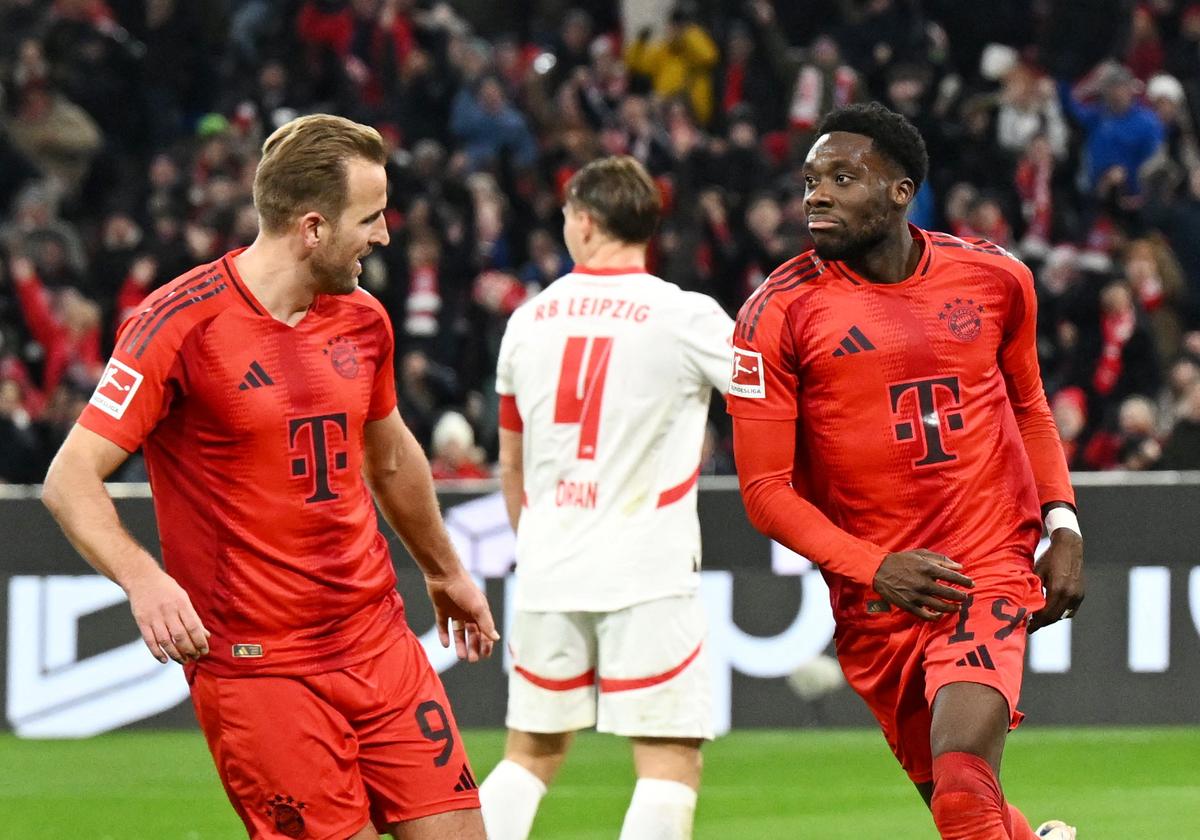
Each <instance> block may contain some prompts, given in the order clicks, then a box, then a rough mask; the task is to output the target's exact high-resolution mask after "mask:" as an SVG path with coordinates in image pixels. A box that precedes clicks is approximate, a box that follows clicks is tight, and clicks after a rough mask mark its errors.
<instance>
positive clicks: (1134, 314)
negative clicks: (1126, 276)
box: [1090, 281, 1159, 405]
mask: <svg viewBox="0 0 1200 840" xmlns="http://www.w3.org/2000/svg"><path fill="white" fill-rule="evenodd" d="M1099 326H1100V329H1099V335H1098V340H1099V342H1098V343H1099V347H1098V348H1097V350H1098V352H1097V353H1096V361H1095V366H1094V368H1093V369H1092V374H1091V381H1090V385H1091V388H1092V392H1093V393H1094V394H1095V395H1096V396H1097V397H1098V398H1099V399H1100V400H1101V401H1102V402H1104V403H1107V404H1110V405H1111V404H1112V403H1113V402H1114V401H1117V400H1123V399H1124V398H1125V397H1127V396H1129V395H1131V394H1140V395H1150V394H1154V393H1156V392H1157V391H1158V383H1159V368H1158V359H1157V354H1156V352H1155V348H1154V336H1153V334H1152V333H1151V332H1150V326H1149V324H1148V323H1147V321H1146V319H1145V316H1144V315H1143V314H1142V313H1141V312H1140V311H1139V310H1138V308H1137V304H1136V302H1135V299H1134V295H1133V290H1132V289H1131V288H1130V287H1129V284H1128V283H1125V282H1121V281H1118V282H1114V283H1110V284H1108V285H1107V286H1105V287H1104V290H1103V291H1102V292H1101V294H1100V324H1099Z"/></svg>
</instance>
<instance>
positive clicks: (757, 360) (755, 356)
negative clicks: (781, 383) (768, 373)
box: [729, 346, 767, 400]
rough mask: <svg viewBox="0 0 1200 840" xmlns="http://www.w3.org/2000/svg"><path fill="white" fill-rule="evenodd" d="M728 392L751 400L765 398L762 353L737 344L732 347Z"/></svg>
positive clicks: (765, 388)
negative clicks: (731, 365) (731, 374)
mask: <svg viewBox="0 0 1200 840" xmlns="http://www.w3.org/2000/svg"><path fill="white" fill-rule="evenodd" d="M729 393H731V394H733V395H734V396H735V397H747V398H749V399H752V400H762V399H766V397H767V386H766V380H765V379H764V377H763V360H762V353H756V352H754V351H753V350H743V349H742V348H740V347H737V346H735V347H734V348H733V379H731V380H730V382H729Z"/></svg>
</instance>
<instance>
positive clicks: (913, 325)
mask: <svg viewBox="0 0 1200 840" xmlns="http://www.w3.org/2000/svg"><path fill="white" fill-rule="evenodd" d="M911 230H912V234H913V238H914V242H915V244H916V245H917V246H918V247H919V248H921V249H922V253H921V258H920V261H919V263H918V265H917V267H916V269H915V271H914V272H913V274H912V275H911V276H910V277H908V278H906V279H905V280H903V281H901V282H899V283H895V284H882V283H872V282H870V281H868V280H866V279H864V278H862V277H859V276H857V275H856V274H855V273H854V272H853V271H851V270H850V269H849V268H848V267H847V266H846V265H844V264H843V263H841V262H837V261H829V262H825V261H822V260H821V259H819V258H818V257H817V256H816V254H815V253H814V252H811V251H810V252H807V253H804V254H802V255H800V256H799V257H796V258H795V259H793V260H791V261H789V262H787V263H785V264H784V265H783V266H781V267H780V268H779V269H778V270H776V271H775V272H774V273H773V274H772V275H771V276H770V277H769V278H768V280H767V281H766V282H765V283H764V284H763V285H762V286H761V287H759V289H758V290H757V291H756V292H755V294H754V295H753V296H752V297H751V298H750V299H749V300H748V301H747V302H746V304H745V305H744V306H743V308H742V311H741V313H740V315H739V318H738V326H737V330H736V331H735V333H734V349H735V352H736V354H737V361H736V364H735V368H734V376H733V381H732V385H731V387H730V391H729V401H728V405H729V411H730V413H731V414H733V415H734V416H735V417H739V418H748V419H768V420H795V421H796V447H795V448H796V455H795V465H794V470H793V476H792V479H793V481H792V484H793V488H794V489H795V491H796V492H797V493H798V494H799V495H800V496H802V497H803V498H805V499H807V500H808V501H809V502H811V506H805V508H806V511H807V514H808V515H806V516H805V517H804V518H805V521H804V522H796V523H794V527H791V526H789V529H788V532H789V533H794V534H796V535H797V542H798V544H797V545H793V546H791V547H792V548H795V549H796V550H798V551H800V552H801V553H803V554H806V556H808V557H809V558H810V559H812V560H813V561H814V562H816V563H818V564H820V565H821V566H822V568H823V570H824V571H825V573H826V577H827V578H828V579H829V581H830V584H831V594H832V597H833V599H834V607H835V614H836V615H837V617H838V619H839V621H846V620H857V619H862V620H867V618H868V614H872V613H878V614H882V613H888V612H890V613H892V614H893V615H895V614H897V613H898V612H899V611H897V610H888V609H887V606H886V605H885V604H882V603H879V602H878V595H875V594H874V593H873V590H872V589H871V587H870V583H871V581H872V580H873V576H874V572H875V570H876V569H877V567H878V564H879V561H880V560H881V559H882V557H883V554H885V553H886V552H889V551H901V550H906V549H913V548H928V549H930V550H932V551H936V552H939V553H941V554H945V555H946V556H948V557H950V558H951V559H953V560H957V561H958V562H960V563H962V564H963V565H964V567H965V570H964V571H965V574H967V575H968V576H972V577H974V578H976V579H977V583H978V578H980V577H981V576H982V577H986V576H987V575H988V573H989V570H991V572H992V573H993V574H995V573H997V572H998V571H999V570H1000V569H1001V568H1011V564H1013V563H1014V562H1015V563H1017V564H1018V565H1021V566H1023V568H1024V569H1025V570H1026V571H1028V569H1029V564H1030V563H1032V557H1033V549H1034V546H1035V545H1036V544H1037V541H1038V538H1039V536H1040V534H1041V512H1040V508H1041V505H1042V504H1045V503H1047V502H1050V501H1059V500H1061V501H1067V502H1072V503H1073V502H1074V494H1073V492H1072V490H1071V486H1070V482H1069V477H1068V474H1067V470H1066V464H1065V461H1064V459H1063V456H1062V449H1061V446H1060V445H1059V442H1058V434H1057V432H1056V430H1055V427H1054V422H1053V418H1052V417H1051V414H1050V410H1049V407H1048V406H1047V404H1046V397H1045V392H1044V391H1043V389H1042V382H1041V376H1040V373H1039V370H1038V360H1037V348H1036V341H1035V330H1036V299H1035V293H1034V285H1033V277H1032V275H1031V274H1030V272H1029V269H1028V268H1026V267H1025V266H1024V265H1023V264H1022V263H1020V262H1019V261H1017V260H1016V259H1014V258H1013V257H1012V256H1010V255H1009V254H1008V253H1007V252H1005V251H1004V250H1003V249H1001V248H998V247H997V246H995V245H992V244H991V243H988V242H985V241H982V240H979V241H972V242H967V241H964V240H962V239H958V238H957V237H953V236H949V235H946V234H940V233H928V232H925V231H921V230H919V229H917V228H915V227H913V228H911ZM755 445H763V446H769V445H770V444H769V443H768V442H756V444H755ZM814 508H815V510H814ZM831 523H832V525H831ZM833 526H836V527H837V528H840V529H841V530H842V531H845V532H847V533H849V534H850V535H852V536H853V538H854V539H846V538H845V537H844V535H842V534H832V536H833V537H834V538H835V539H830V538H829V537H830V536H831V532H832V531H833ZM883 619H884V616H883V615H879V616H878V617H877V618H876V617H873V616H872V617H871V620H883Z"/></svg>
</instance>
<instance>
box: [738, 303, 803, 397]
mask: <svg viewBox="0 0 1200 840" xmlns="http://www.w3.org/2000/svg"><path fill="white" fill-rule="evenodd" d="M797 387H798V379H797V376H796V365H795V359H794V358H793V353H792V340H791V330H790V329H789V327H788V318H787V310H786V309H785V308H784V307H783V305H782V302H781V301H780V298H779V297H778V296H777V295H776V294H775V293H774V291H773V290H772V289H771V288H769V287H768V285H767V284H764V285H763V286H761V287H759V291H758V293H757V294H755V295H754V296H752V297H751V298H750V299H749V300H747V301H746V303H745V305H743V306H742V311H741V312H739V313H738V320H737V326H736V327H735V328H734V331H733V375H732V377H731V379H730V382H729V393H728V395H727V401H726V405H727V407H728V410H729V413H730V414H732V415H733V416H734V417H745V418H747V419H752V420H795V419H796V417H797V416H798V415H799V409H798V407H797V400H796V395H797Z"/></svg>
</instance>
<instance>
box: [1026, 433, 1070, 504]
mask: <svg viewBox="0 0 1200 840" xmlns="http://www.w3.org/2000/svg"><path fill="white" fill-rule="evenodd" d="M1018 424H1019V425H1020V418H1018ZM1020 428H1021V439H1022V441H1023V442H1024V444H1025V452H1026V454H1027V455H1028V456H1029V464H1030V466H1031V467H1032V468H1033V480H1034V483H1035V484H1036V485H1037V493H1038V503H1039V504H1040V505H1041V506H1042V507H1043V508H1045V507H1046V506H1047V505H1050V504H1051V503H1053V502H1066V503H1068V504H1070V505H1071V506H1072V507H1073V506H1074V505H1075V490H1074V489H1073V488H1072V487H1071V475H1070V473H1069V472H1068V471H1067V460H1066V456H1065V455H1064V454H1063V449H1062V441H1060V440H1059V437H1058V432H1057V430H1056V429H1054V428H1053V420H1051V428H1050V429H1048V430H1047V429H1044V428H1041V424H1035V425H1034V426H1033V427H1032V428H1030V429H1028V430H1027V429H1026V428H1025V426H1024V425H1021V426H1020Z"/></svg>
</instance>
